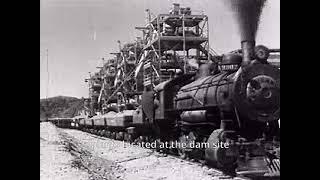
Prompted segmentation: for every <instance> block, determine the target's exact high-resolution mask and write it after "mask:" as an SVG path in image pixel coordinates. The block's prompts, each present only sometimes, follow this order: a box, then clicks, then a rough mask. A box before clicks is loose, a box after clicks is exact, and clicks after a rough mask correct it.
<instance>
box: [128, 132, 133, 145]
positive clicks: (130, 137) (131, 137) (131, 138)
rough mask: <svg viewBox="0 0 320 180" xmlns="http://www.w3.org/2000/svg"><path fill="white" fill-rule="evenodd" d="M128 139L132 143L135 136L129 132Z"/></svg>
mask: <svg viewBox="0 0 320 180" xmlns="http://www.w3.org/2000/svg"><path fill="white" fill-rule="evenodd" d="M128 141H129V143H132V142H133V136H132V134H128Z"/></svg>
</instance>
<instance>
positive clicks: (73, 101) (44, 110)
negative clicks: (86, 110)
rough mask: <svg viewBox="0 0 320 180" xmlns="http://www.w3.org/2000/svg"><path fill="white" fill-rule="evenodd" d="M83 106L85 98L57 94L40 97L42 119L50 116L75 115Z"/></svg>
mask: <svg viewBox="0 0 320 180" xmlns="http://www.w3.org/2000/svg"><path fill="white" fill-rule="evenodd" d="M82 107H83V99H78V98H75V97H68V96H57V97H52V98H48V100H46V99H40V119H42V118H45V117H46V115H48V117H73V116H75V115H76V113H77V112H78V110H80V109H82Z"/></svg>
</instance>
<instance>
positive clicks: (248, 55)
mask: <svg viewBox="0 0 320 180" xmlns="http://www.w3.org/2000/svg"><path fill="white" fill-rule="evenodd" d="M254 47H255V41H254V40H245V41H241V49H242V65H248V64H249V63H250V61H251V60H252V59H253V58H254Z"/></svg>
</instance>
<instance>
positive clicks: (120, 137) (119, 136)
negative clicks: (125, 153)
mask: <svg viewBox="0 0 320 180" xmlns="http://www.w3.org/2000/svg"><path fill="white" fill-rule="evenodd" d="M123 136H124V134H123V132H119V133H118V138H119V139H118V140H120V141H122V140H123Z"/></svg>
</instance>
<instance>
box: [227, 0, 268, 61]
mask: <svg viewBox="0 0 320 180" xmlns="http://www.w3.org/2000/svg"><path fill="white" fill-rule="evenodd" d="M226 2H228V3H229V5H230V7H231V10H232V12H233V13H234V15H235V17H236V20H237V23H238V26H239V32H240V36H241V49H242V52H243V64H248V63H249V62H250V61H251V60H252V58H253V54H254V46H255V39H256V34H257V30H258V25H259V21H260V15H261V12H262V9H263V7H264V4H265V2H266V0H228V1H226Z"/></svg>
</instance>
